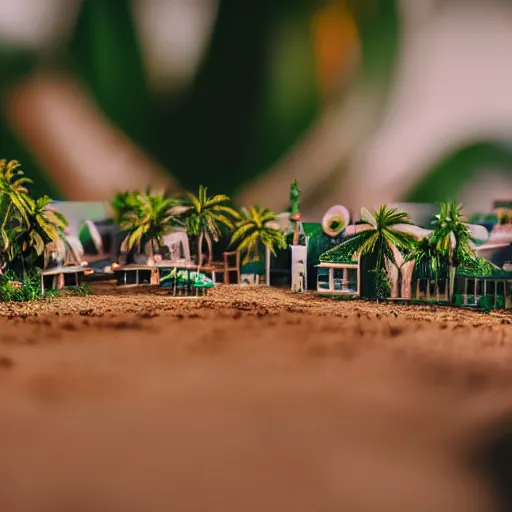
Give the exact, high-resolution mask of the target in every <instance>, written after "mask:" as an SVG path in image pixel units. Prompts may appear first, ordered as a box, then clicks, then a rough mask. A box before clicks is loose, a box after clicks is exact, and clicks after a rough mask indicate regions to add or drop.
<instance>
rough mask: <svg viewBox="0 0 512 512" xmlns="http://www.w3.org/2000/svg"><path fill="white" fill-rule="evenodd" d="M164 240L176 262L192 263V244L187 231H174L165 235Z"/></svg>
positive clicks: (171, 257) (171, 258) (172, 258)
mask: <svg viewBox="0 0 512 512" xmlns="http://www.w3.org/2000/svg"><path fill="white" fill-rule="evenodd" d="M162 242H163V244H164V245H166V246H167V247H168V248H169V253H170V258H169V259H170V260H171V261H173V262H176V263H185V264H187V265H189V264H191V263H192V258H191V257H190V245H189V240H188V236H187V233H186V232H185V231H174V232H173V233H170V234H169V235H166V236H164V237H163V239H162Z"/></svg>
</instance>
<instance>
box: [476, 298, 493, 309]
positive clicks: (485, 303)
mask: <svg viewBox="0 0 512 512" xmlns="http://www.w3.org/2000/svg"><path fill="white" fill-rule="evenodd" d="M478 307H479V308H480V309H483V310H484V311H491V309H493V307H494V297H491V296H490V295H486V296H485V297H480V299H478Z"/></svg>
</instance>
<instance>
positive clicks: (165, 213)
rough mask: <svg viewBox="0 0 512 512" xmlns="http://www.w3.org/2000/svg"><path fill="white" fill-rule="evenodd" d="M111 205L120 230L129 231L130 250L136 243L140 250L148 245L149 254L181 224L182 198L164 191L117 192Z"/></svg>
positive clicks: (151, 255) (128, 245)
mask: <svg viewBox="0 0 512 512" xmlns="http://www.w3.org/2000/svg"><path fill="white" fill-rule="evenodd" d="M112 207H113V209H114V216H115V218H116V220H117V221H119V222H120V227H121V230H122V231H124V232H126V233H127V237H126V247H127V250H128V251H130V250H132V249H133V248H134V247H136V248H137V251H138V253H139V254H140V253H142V252H145V248H146V247H148V252H149V254H148V256H149V257H150V258H152V257H153V256H154V254H155V252H156V250H157V249H159V248H160V247H161V246H162V238H163V237H164V236H165V235H166V234H168V233H170V232H171V231H172V230H173V228H174V227H175V226H176V225H177V224H180V221H179V219H178V215H179V213H181V210H180V201H179V200H177V199H174V198H166V197H165V196H164V195H163V194H151V193H150V192H149V191H148V192H146V193H144V194H143V193H141V192H135V193H133V194H126V193H124V194H118V195H117V196H116V198H115V199H114V201H113V203H112Z"/></svg>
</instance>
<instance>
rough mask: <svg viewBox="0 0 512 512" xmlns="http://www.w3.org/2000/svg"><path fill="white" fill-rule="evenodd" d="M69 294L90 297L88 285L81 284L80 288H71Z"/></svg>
mask: <svg viewBox="0 0 512 512" xmlns="http://www.w3.org/2000/svg"><path fill="white" fill-rule="evenodd" d="M70 292H71V293H72V294H73V295H84V296H85V295H91V288H90V286H89V285H88V284H81V285H80V286H76V287H74V288H71V289H70Z"/></svg>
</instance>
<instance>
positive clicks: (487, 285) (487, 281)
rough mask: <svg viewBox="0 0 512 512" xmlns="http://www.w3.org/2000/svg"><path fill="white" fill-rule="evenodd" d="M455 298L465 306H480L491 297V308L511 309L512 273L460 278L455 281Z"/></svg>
mask: <svg viewBox="0 0 512 512" xmlns="http://www.w3.org/2000/svg"><path fill="white" fill-rule="evenodd" d="M454 292H455V293H454V298H455V302H456V303H460V304H459V305H465V306H478V305H480V301H481V300H482V298H484V297H489V299H490V306H491V307H495V308H498V309H510V307H511V306H512V303H511V298H512V272H500V273H496V274H495V275H492V276H475V277H474V276H468V277H458V278H457V279H456V280H455V290H454Z"/></svg>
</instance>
